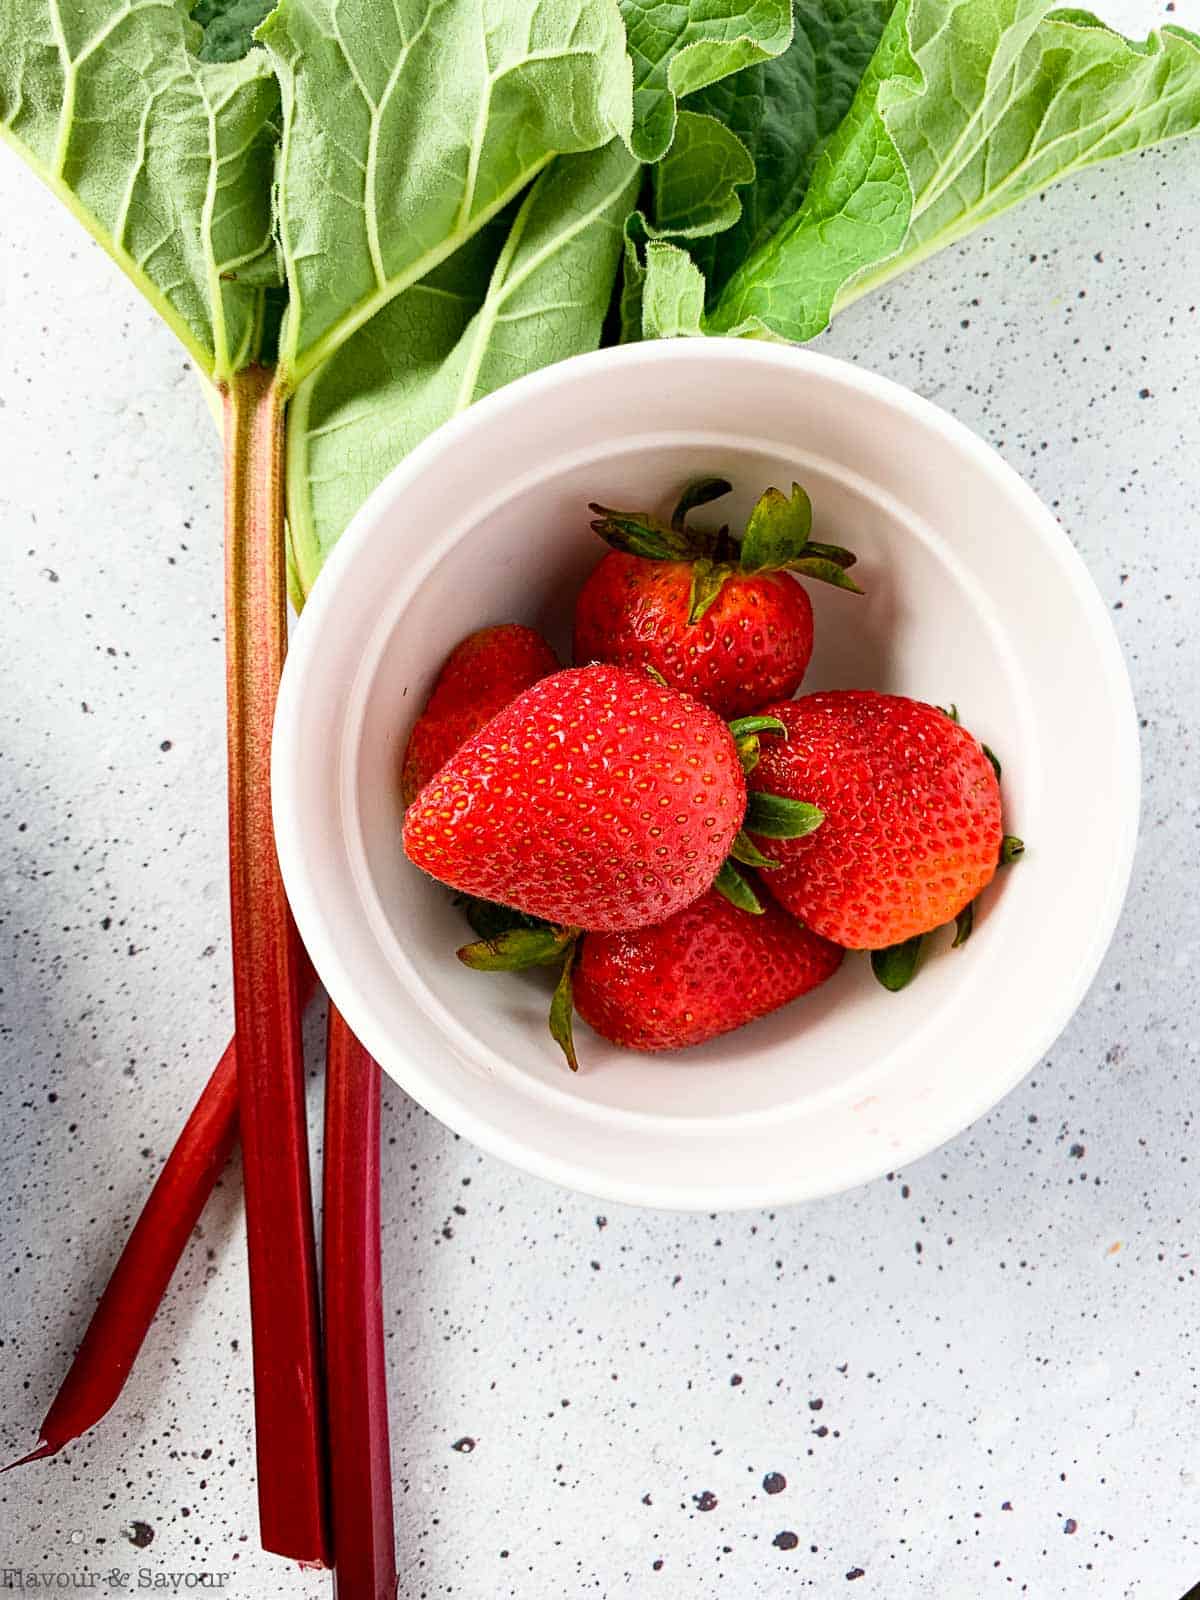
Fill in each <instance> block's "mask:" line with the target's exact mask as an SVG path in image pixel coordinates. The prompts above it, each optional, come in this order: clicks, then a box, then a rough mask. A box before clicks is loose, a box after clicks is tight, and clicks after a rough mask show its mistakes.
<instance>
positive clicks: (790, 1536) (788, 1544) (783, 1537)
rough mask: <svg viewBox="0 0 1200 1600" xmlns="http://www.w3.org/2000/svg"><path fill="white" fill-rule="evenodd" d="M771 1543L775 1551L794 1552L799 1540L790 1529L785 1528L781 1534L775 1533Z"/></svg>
mask: <svg viewBox="0 0 1200 1600" xmlns="http://www.w3.org/2000/svg"><path fill="white" fill-rule="evenodd" d="M771 1543H772V1544H773V1545H774V1546H775V1548H776V1550H794V1549H795V1548H796V1546H797V1545H798V1544H799V1543H800V1539H799V1537H798V1535H796V1534H794V1533H793V1532H792V1531H791V1529H790V1528H785V1529H784V1531H783V1532H782V1533H777V1534H776V1535H775V1537H774V1538H773V1539H772V1540H771Z"/></svg>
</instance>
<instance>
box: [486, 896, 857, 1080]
mask: <svg viewBox="0 0 1200 1600" xmlns="http://www.w3.org/2000/svg"><path fill="white" fill-rule="evenodd" d="M468 916H469V917H470V920H471V922H472V924H473V925H474V926H475V927H476V929H477V931H479V932H481V933H483V934H484V937H482V938H481V939H480V940H479V941H478V942H477V943H476V944H469V945H465V946H464V947H463V948H462V949H461V950H460V951H459V952H458V958H459V960H460V961H461V962H463V963H464V965H466V966H468V967H472V968H474V969H475V970H476V971H478V972H516V971H521V970H523V969H525V968H528V967H541V966H557V967H559V969H560V977H559V980H558V984H557V987H556V988H555V991H554V999H553V1002H552V1004H551V1007H550V1032H551V1033H552V1034H553V1036H554V1038H555V1039H556V1040H557V1041H558V1043H559V1044H560V1045H561V1047H562V1050H563V1053H564V1055H565V1056H566V1058H567V1061H568V1062H569V1064H570V1066H571V1068H572V1069H574V1068H576V1067H577V1065H578V1063H577V1061H576V1058H575V1044H574V1037H573V1034H574V1030H573V1027H572V1015H573V1012H574V1011H578V1013H579V1015H580V1016H581V1017H582V1018H583V1020H584V1021H585V1022H586V1023H587V1024H588V1025H589V1026H590V1027H591V1028H593V1029H594V1030H595V1031H596V1032H597V1033H598V1034H600V1035H602V1036H603V1037H604V1038H605V1039H611V1040H612V1042H613V1043H614V1044H618V1045H621V1046H622V1047H623V1048H625V1049H627V1050H683V1049H686V1048H687V1047H688V1046H689V1045H694V1044H703V1043H704V1042H705V1040H707V1039H715V1038H716V1037H717V1035H718V1034H722V1033H728V1032H729V1031H730V1030H731V1029H733V1028H740V1027H743V1026H744V1025H745V1024H746V1023H747V1022H754V1021H756V1020H757V1019H758V1018H759V1017H765V1016H766V1015H767V1014H768V1012H771V1011H777V1010H778V1009H779V1007H780V1006H785V1005H788V1004H789V1003H790V1002H791V1001H793V1000H796V999H799V997H800V996H801V995H803V994H807V993H808V992H809V990H810V989H815V988H816V987H817V985H818V984H821V983H824V982H825V980H826V978H829V977H832V975H833V974H834V973H835V972H836V971H837V969H838V967H839V966H840V965H841V960H842V955H843V951H842V950H841V949H840V947H839V946H838V945H836V944H831V943H830V941H829V940H828V939H822V938H820V936H819V935H817V934H815V933H810V932H809V930H808V929H807V928H804V927H802V926H801V925H800V923H798V922H797V921H796V920H795V919H794V918H793V917H789V916H788V914H787V912H786V911H783V910H782V909H781V908H780V907H779V906H774V905H768V906H767V907H766V908H765V910H764V911H763V913H762V915H761V916H757V917H748V916H746V914H745V913H744V912H743V911H740V910H738V909H737V908H736V907H735V906H733V905H731V904H730V902H729V901H728V900H727V899H725V898H724V897H723V896H722V895H720V894H718V893H717V891H716V890H715V889H710V890H709V891H708V892H707V893H706V894H703V895H701V896H700V898H699V899H698V900H693V902H692V903H691V905H689V906H684V908H683V909H682V911H676V912H675V914H674V915H673V916H671V917H668V918H667V919H666V921H665V922H659V923H655V924H654V925H652V926H651V927H647V928H635V929H632V930H630V929H626V930H623V931H620V932H615V933H584V934H578V933H576V932H575V931H574V930H573V929H570V928H556V927H551V926H550V925H549V924H547V923H542V924H540V925H536V926H531V925H530V923H529V922H528V920H525V921H523V922H521V923H520V924H518V923H517V922H516V920H515V919H514V917H513V914H512V913H508V921H507V924H506V923H505V913H504V909H503V908H502V907H497V906H482V907H481V906H480V905H479V904H478V902H475V903H473V904H472V905H471V906H469V907H468Z"/></svg>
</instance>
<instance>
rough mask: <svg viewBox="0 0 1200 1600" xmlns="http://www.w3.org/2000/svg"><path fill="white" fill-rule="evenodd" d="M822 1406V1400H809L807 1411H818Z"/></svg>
mask: <svg viewBox="0 0 1200 1600" xmlns="http://www.w3.org/2000/svg"><path fill="white" fill-rule="evenodd" d="M824 1404H825V1402H824V1400H810V1401H809V1402H808V1409H809V1410H810V1411H820V1409H821V1407H822V1406H823V1405H824Z"/></svg>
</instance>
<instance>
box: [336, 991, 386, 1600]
mask: <svg viewBox="0 0 1200 1600" xmlns="http://www.w3.org/2000/svg"><path fill="white" fill-rule="evenodd" d="M379 1117H380V1074H379V1068H378V1066H377V1065H376V1064H375V1062H374V1061H373V1060H372V1059H371V1057H370V1056H369V1055H368V1054H367V1052H366V1051H365V1050H364V1049H363V1047H362V1046H361V1045H360V1044H359V1042H358V1040H357V1039H356V1038H355V1037H354V1035H353V1034H352V1033H351V1031H350V1029H349V1028H348V1027H347V1026H346V1023H345V1022H344V1021H343V1020H342V1018H341V1017H340V1016H339V1014H338V1012H337V1011H336V1010H335V1009H334V1008H333V1006H330V1008H329V1040H328V1045H327V1049H326V1057H325V1181H324V1191H325V1200H324V1228H323V1236H322V1263H323V1268H324V1272H323V1278H324V1292H325V1357H326V1374H327V1383H328V1397H329V1442H330V1458H331V1461H332V1468H331V1479H332V1482H331V1488H332V1500H333V1547H334V1558H335V1572H336V1580H337V1594H338V1600H393V1596H394V1595H395V1593H396V1582H397V1577H396V1549H395V1528H394V1518H393V1510H392V1472H391V1454H390V1450H389V1444H388V1408H387V1374H386V1362H385V1359H384V1349H383V1274H382V1264H381V1259H380V1237H379V1223H380V1215H379V1177H380V1172H379Z"/></svg>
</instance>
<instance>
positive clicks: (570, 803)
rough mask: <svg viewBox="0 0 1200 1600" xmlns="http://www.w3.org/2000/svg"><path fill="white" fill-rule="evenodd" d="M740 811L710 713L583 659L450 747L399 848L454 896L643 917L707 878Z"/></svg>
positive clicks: (616, 922) (582, 916) (658, 914)
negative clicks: (458, 893)
mask: <svg viewBox="0 0 1200 1600" xmlns="http://www.w3.org/2000/svg"><path fill="white" fill-rule="evenodd" d="M745 808H746V784H745V779H744V777H743V775H742V768H741V764H740V761H739V754H738V747H737V745H736V744H735V741H734V736H733V734H731V733H730V731H729V729H728V728H727V727H726V726H725V724H724V723H723V722H721V720H720V719H719V718H718V717H716V716H715V715H714V714H713V712H711V711H710V710H708V708H707V707H705V706H702V705H701V704H700V703H699V702H698V701H696V700H693V699H691V698H690V696H688V695H682V694H679V693H678V691H676V690H674V689H669V688H666V687H664V686H663V685H662V684H659V683H656V682H655V681H654V679H653V678H652V677H650V676H649V674H647V673H644V672H630V671H627V670H626V669H625V668H622V667H611V666H599V665H598V666H591V667H580V668H574V669H568V670H567V671H565V672H558V673H555V674H554V675H553V677H549V678H543V679H542V680H541V682H540V683H536V684H534V686H533V687H532V688H530V689H527V690H526V691H525V692H524V693H523V694H521V695H520V696H519V697H518V698H517V699H516V700H515V701H513V702H512V704H511V705H509V706H507V707H505V709H504V710H502V711H500V712H498V713H497V715H496V716H494V717H493V718H492V720H491V721H490V722H489V723H488V724H487V725H486V727H484V728H481V729H480V730H479V732H478V733H476V734H474V735H473V736H472V737H471V738H470V739H469V740H468V741H467V743H466V744H465V745H463V746H462V748H461V749H460V750H459V751H458V752H457V753H456V754H455V755H454V756H452V757H451V758H450V760H449V761H448V762H447V763H446V765H445V766H444V767H443V768H442V769H441V771H440V772H438V773H437V774H436V776H435V777H434V778H432V779H431V780H430V782H429V783H427V784H426V786H425V787H424V789H422V791H421V792H420V794H419V795H418V796H417V798H416V800H415V801H414V803H413V804H412V805H411V806H410V807H409V809H408V812H407V814H406V816H405V819H404V848H405V850H406V851H407V853H408V856H409V859H410V860H412V861H413V862H415V863H416V865H417V866H419V867H422V868H423V869H424V870H425V871H426V872H428V873H430V874H431V875H432V876H433V877H435V878H439V879H440V880H441V881H442V882H443V883H446V884H449V885H450V887H451V888H453V889H458V890H460V891H461V892H463V893H465V894H469V895H474V896H477V897H479V898H480V899H484V900H493V901H499V902H501V903H502V904H504V905H507V906H512V907H514V908H515V909H516V910H518V911H522V912H525V913H527V914H528V915H531V916H535V917H542V918H545V919H546V920H547V921H549V922H553V923H560V924H563V925H565V926H569V927H574V928H581V927H582V928H598V929H613V928H629V927H639V926H644V925H646V924H647V923H651V922H661V921H663V920H664V919H665V918H666V917H669V916H670V915H671V914H672V912H675V911H678V910H679V909H680V908H681V907H682V906H685V905H687V904H688V902H689V901H692V900H695V899H696V898H697V897H698V896H699V895H701V894H702V893H703V892H704V890H705V889H707V888H708V887H709V885H710V884H711V883H712V882H713V879H714V877H715V876H716V874H717V872H718V870H719V869H720V868H721V866H722V863H723V862H724V860H725V857H726V856H727V855H728V854H729V850H730V847H731V845H732V844H733V843H734V840H735V839H736V837H737V835H738V832H739V830H740V828H741V825H742V818H743V815H744V813H745ZM810 825H811V824H810Z"/></svg>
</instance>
